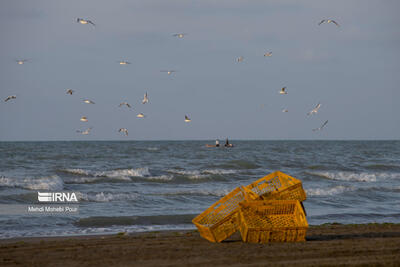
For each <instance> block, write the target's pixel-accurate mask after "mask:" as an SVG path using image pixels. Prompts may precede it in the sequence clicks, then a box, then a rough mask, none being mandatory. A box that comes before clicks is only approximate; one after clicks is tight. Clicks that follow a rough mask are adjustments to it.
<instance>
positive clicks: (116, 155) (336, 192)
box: [0, 141, 400, 238]
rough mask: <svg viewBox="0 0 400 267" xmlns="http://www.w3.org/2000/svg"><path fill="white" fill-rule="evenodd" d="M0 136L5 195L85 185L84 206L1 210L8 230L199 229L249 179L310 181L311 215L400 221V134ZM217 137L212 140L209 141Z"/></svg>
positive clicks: (2, 226) (0, 198) (0, 194)
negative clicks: (120, 138)
mask: <svg viewBox="0 0 400 267" xmlns="http://www.w3.org/2000/svg"><path fill="white" fill-rule="evenodd" d="M205 143H207V142H205V141H146V142H142V141H140V142H139V141H138V142H136V141H134V142H115V141H114V142H107V141H104V142H84V141H82V142H0V204H33V203H37V191H42V192H48V191H74V192H80V194H79V197H80V199H81V201H80V204H79V206H80V212H79V214H76V215H57V216H46V215H1V216H0V238H6V237H16V236H44V235H68V234H93V233H104V232H119V231H128V232H133V231H146V230H158V229H160V230H161V229H182V228H193V227H194V226H193V225H192V224H191V223H190V220H191V219H192V218H193V216H194V215H195V214H198V213H200V212H202V211H203V210H204V209H206V208H207V207H208V206H210V205H211V204H212V203H213V202H215V201H217V200H218V199H219V198H221V197H222V196H224V195H225V194H227V193H229V192H230V191H231V190H232V189H234V188H235V187H237V186H240V185H247V184H249V183H251V182H253V181H254V180H256V179H258V178H261V177H263V176H265V175H266V174H268V173H270V172H272V171H275V170H281V171H283V172H285V173H287V174H289V175H291V176H294V177H296V178H298V179H300V180H302V182H303V186H304V188H305V189H306V192H307V197H308V199H307V201H306V202H305V203H304V204H305V207H306V210H307V213H308V217H307V218H308V222H309V223H310V224H321V223H327V222H340V223H367V222H397V223H398V222H400V141H236V142H233V143H234V144H235V145H236V146H235V147H234V148H231V149H227V148H206V147H205V146H204V144H205ZM208 143H212V141H208Z"/></svg>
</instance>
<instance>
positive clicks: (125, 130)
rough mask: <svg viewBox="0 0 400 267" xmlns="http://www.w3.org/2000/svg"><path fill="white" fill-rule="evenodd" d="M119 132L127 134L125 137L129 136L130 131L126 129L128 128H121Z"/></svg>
mask: <svg viewBox="0 0 400 267" xmlns="http://www.w3.org/2000/svg"><path fill="white" fill-rule="evenodd" d="M118 132H119V133H121V132H122V133H124V134H125V136H128V129H126V128H120V129H119V130H118Z"/></svg>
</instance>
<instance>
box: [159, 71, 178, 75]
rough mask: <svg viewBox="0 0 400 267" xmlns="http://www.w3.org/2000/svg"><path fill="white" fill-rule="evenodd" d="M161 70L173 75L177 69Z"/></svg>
mask: <svg viewBox="0 0 400 267" xmlns="http://www.w3.org/2000/svg"><path fill="white" fill-rule="evenodd" d="M160 72H166V73H167V74H168V75H171V74H172V73H174V72H176V70H160Z"/></svg>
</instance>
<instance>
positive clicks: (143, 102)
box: [142, 92, 149, 104]
mask: <svg viewBox="0 0 400 267" xmlns="http://www.w3.org/2000/svg"><path fill="white" fill-rule="evenodd" d="M146 103H149V98H148V97H147V92H146V93H145V94H144V97H143V100H142V104H146Z"/></svg>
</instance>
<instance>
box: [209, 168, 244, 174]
mask: <svg viewBox="0 0 400 267" xmlns="http://www.w3.org/2000/svg"><path fill="white" fill-rule="evenodd" d="M202 172H203V173H209V174H217V175H219V174H234V173H237V171H236V170H224V169H206V170H203V171H202Z"/></svg>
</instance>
